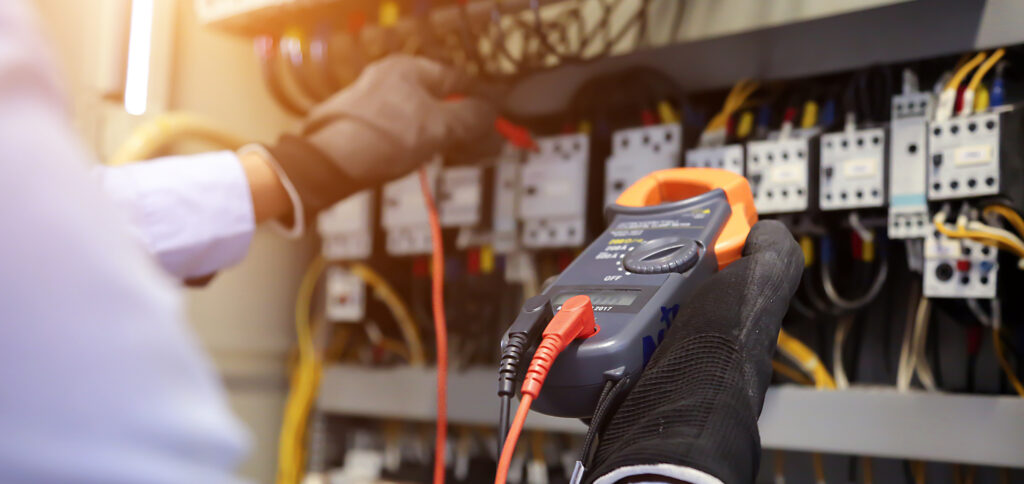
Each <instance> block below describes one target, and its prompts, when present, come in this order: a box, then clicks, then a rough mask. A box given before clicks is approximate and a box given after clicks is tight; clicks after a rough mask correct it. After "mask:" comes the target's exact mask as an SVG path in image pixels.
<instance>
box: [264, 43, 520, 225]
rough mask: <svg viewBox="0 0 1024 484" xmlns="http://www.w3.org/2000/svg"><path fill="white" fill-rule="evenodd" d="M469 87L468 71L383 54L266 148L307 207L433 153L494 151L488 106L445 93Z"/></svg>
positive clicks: (460, 157)
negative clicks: (293, 131)
mask: <svg viewBox="0 0 1024 484" xmlns="http://www.w3.org/2000/svg"><path fill="white" fill-rule="evenodd" d="M474 89H475V86H473V84H472V82H471V80H470V78H468V77H466V76H464V75H462V74H461V73H459V72H458V71H455V70H453V69H450V68H448V67H445V66H443V65H441V64H439V63H437V62H434V61H432V60H428V59H424V58H417V57H410V56H394V57H389V58H386V59H383V60H381V61H379V62H376V63H374V64H372V65H370V66H369V67H367V68H366V70H364V71H363V73H362V75H361V76H360V77H359V79H358V80H356V82H355V83H354V84H353V85H352V86H350V87H348V88H347V89H345V90H343V91H341V92H339V93H337V94H335V95H334V96H332V97H331V98H330V99H328V100H327V101H325V102H324V103H322V104H320V105H319V106H317V107H315V108H314V109H313V110H312V112H311V113H310V115H309V118H308V119H307V121H306V123H305V132H304V134H303V136H301V137H298V136H289V135H286V136H283V137H281V139H280V140H279V141H278V143H277V144H276V145H274V146H269V147H267V148H268V150H269V152H270V153H271V154H273V157H274V159H275V160H276V161H277V164H278V166H279V167H280V168H281V170H282V171H283V172H284V175H285V177H286V178H287V179H288V181H289V182H291V184H292V185H293V186H294V187H295V191H296V192H297V194H298V197H299V198H300V199H301V201H302V205H303V208H304V209H305V212H307V213H314V212H316V211H319V210H321V209H323V208H326V207H328V206H330V205H332V204H334V203H335V202H337V201H338V200H340V199H342V198H344V197H345V196H348V195H349V194H351V193H353V192H355V191H358V190H360V189H363V188H366V187H369V186H373V185H375V184H378V183H381V182H384V181H387V180H390V179H393V178H396V177H399V176H402V175H404V174H406V173H409V172H410V171H412V170H414V169H416V168H417V167H419V166H420V165H421V164H423V163H424V162H426V161H429V160H430V159H431V158H433V157H434V156H436V155H439V154H440V155H444V156H445V157H446V159H448V160H449V161H455V162H459V161H466V160H467V159H469V160H475V159H479V158H482V157H484V156H489V155H494V154H497V153H498V150H499V148H500V145H501V141H500V138H499V136H498V134H497V132H496V131H495V130H494V120H495V117H496V116H497V113H496V111H495V109H494V107H493V106H492V105H491V104H490V103H488V102H487V101H485V100H483V99H481V98H478V97H462V98H460V99H458V100H448V98H450V97H452V96H453V95H457V94H458V95H471V94H472V91H473V90H474Z"/></svg>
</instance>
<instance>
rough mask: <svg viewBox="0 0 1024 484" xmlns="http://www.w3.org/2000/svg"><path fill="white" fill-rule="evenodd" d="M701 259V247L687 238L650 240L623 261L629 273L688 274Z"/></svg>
mask: <svg viewBox="0 0 1024 484" xmlns="http://www.w3.org/2000/svg"><path fill="white" fill-rule="evenodd" d="M699 259H700V245H699V244H698V243H697V241H695V240H693V239H689V238H686V237H662V238H660V239H654V240H648V241H647V242H644V243H642V244H640V245H639V246H638V247H637V248H636V249H633V250H632V251H631V252H630V253H629V254H628V255H626V257H625V258H624V259H623V260H622V265H623V266H624V267H625V268H626V270H627V271H630V272H633V273H636V274H664V273H669V272H686V271H688V270H690V269H691V268H693V266H694V265H696V264H697V261H698V260H699Z"/></svg>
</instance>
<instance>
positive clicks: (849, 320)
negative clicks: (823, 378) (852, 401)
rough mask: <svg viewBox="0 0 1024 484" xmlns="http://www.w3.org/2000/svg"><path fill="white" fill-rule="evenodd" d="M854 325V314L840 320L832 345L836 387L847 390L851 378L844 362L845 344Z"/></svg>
mask: <svg viewBox="0 0 1024 484" xmlns="http://www.w3.org/2000/svg"><path fill="white" fill-rule="evenodd" d="M852 326H853V316H847V317H845V318H842V319H840V320H839V323H838V324H837V325H836V335H835V341H834V343H833V345H832V368H833V369H834V370H833V373H834V375H833V379H835V381H836V389H839V390H845V389H847V388H849V387H850V380H849V378H847V376H846V367H845V366H844V364H843V346H845V343H846V336H847V335H848V334H850V328H851V327H852Z"/></svg>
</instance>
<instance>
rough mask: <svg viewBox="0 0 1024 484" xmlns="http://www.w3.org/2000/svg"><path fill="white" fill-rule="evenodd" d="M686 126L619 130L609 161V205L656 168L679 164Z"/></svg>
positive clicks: (605, 194) (605, 189) (606, 183)
mask: <svg viewBox="0 0 1024 484" xmlns="http://www.w3.org/2000/svg"><path fill="white" fill-rule="evenodd" d="M682 151H683V127H682V126H681V125H679V124H674V123H671V124H659V125H655V126H645V127H642V128H631V129H623V130H619V131H616V132H615V133H613V134H612V154H611V156H609V157H608V161H607V163H606V164H605V185H604V186H605V188H604V204H605V206H607V205H610V204H612V203H615V200H616V199H618V198H619V195H621V194H622V192H623V191H624V190H626V189H627V188H629V186H630V185H632V184H633V183H636V181H637V180H639V179H641V178H643V177H644V176H645V175H647V174H648V173H650V172H652V171H658V170H664V169H666V168H672V167H675V166H679V159H680V155H681V154H682Z"/></svg>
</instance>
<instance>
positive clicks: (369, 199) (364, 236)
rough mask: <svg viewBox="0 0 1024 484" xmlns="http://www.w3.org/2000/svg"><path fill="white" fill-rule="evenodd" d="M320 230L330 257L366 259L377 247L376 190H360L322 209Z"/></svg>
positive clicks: (323, 248)
mask: <svg viewBox="0 0 1024 484" xmlns="http://www.w3.org/2000/svg"><path fill="white" fill-rule="evenodd" d="M317 231H318V232H319V233H320V238H321V239H322V240H323V247H322V249H321V252H322V253H323V256H324V258H326V259H328V260H362V259H367V258H369V257H370V254H371V252H372V251H373V192H372V191H370V190H364V191H361V192H359V193H356V194H354V195H352V196H350V197H348V198H346V199H344V200H342V201H340V202H338V203H336V204H334V205H333V206H331V207H330V208H328V209H327V210H324V211H323V212H320V215H318V216H317Z"/></svg>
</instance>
